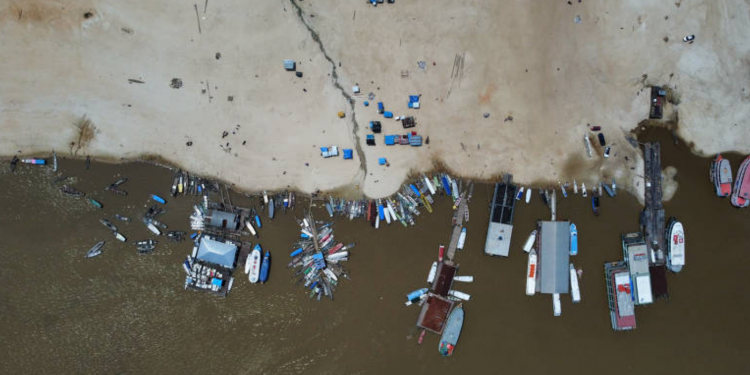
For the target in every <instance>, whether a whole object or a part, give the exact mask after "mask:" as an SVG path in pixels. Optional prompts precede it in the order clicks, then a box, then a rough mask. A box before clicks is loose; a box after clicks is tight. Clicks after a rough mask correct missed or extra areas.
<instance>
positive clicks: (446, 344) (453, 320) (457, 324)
mask: <svg viewBox="0 0 750 375" xmlns="http://www.w3.org/2000/svg"><path fill="white" fill-rule="evenodd" d="M463 325H464V307H463V304H461V303H459V304H458V305H456V307H454V308H453V311H451V314H450V315H449V316H448V321H447V322H446V323H445V328H444V329H443V335H442V336H441V337H440V344H439V345H438V352H439V353H440V355H443V356H446V357H447V356H450V355H452V354H453V351H454V350H455V349H456V344H458V338H459V337H460V336H461V328H462V327H463Z"/></svg>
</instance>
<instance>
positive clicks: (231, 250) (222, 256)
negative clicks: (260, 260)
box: [195, 237, 237, 269]
mask: <svg viewBox="0 0 750 375" xmlns="http://www.w3.org/2000/svg"><path fill="white" fill-rule="evenodd" d="M195 258H196V259H198V260H202V261H204V262H209V263H213V264H218V265H220V266H223V267H226V268H230V269H234V262H235V260H236V259H237V246H235V245H232V244H228V243H224V242H219V241H216V240H213V239H211V238H208V237H202V238H201V243H200V245H199V246H198V254H197V255H196V257H195Z"/></svg>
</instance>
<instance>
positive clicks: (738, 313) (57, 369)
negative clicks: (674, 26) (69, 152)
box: [0, 132, 750, 374]
mask: <svg viewBox="0 0 750 375" xmlns="http://www.w3.org/2000/svg"><path fill="white" fill-rule="evenodd" d="M650 137H652V138H656V139H658V140H660V141H662V147H663V153H662V158H663V163H664V164H663V166H665V167H666V166H669V165H673V166H675V167H677V170H678V174H677V176H676V180H677V182H678V183H679V185H680V187H679V189H678V191H677V194H676V195H675V197H674V199H673V200H672V201H670V202H668V203H666V204H665V208H666V210H667V216H676V217H678V218H679V219H680V220H681V221H682V222H683V224H684V225H685V228H686V238H687V241H688V244H687V266H686V267H685V268H684V270H683V272H682V273H680V274H679V275H675V274H670V275H669V291H670V297H671V298H670V300H669V301H664V300H661V301H657V302H656V303H654V304H653V305H651V306H645V307H638V308H637V310H636V317H637V322H638V328H637V330H635V331H633V332H614V331H612V329H611V326H610V320H609V314H608V309H607V302H606V292H605V288H604V285H605V284H604V278H603V263H604V262H605V261H616V260H619V259H621V258H622V249H621V245H620V234H621V233H625V232H630V231H637V230H638V213H639V211H640V209H641V207H640V206H639V204H638V203H637V201H636V200H635V198H633V197H631V196H629V195H626V194H620V195H618V196H617V197H616V198H614V199H611V198H608V197H605V198H602V215H601V216H600V217H599V218H595V217H594V216H593V214H592V213H591V209H590V201H589V200H588V199H583V198H580V197H575V196H573V197H570V198H568V199H562V200H560V201H559V204H558V217H559V219H563V220H564V219H570V220H572V221H574V222H575V223H576V224H577V225H578V231H579V249H580V252H579V255H578V256H577V257H572V258H571V260H572V262H574V263H575V265H576V266H577V267H580V268H582V269H583V271H584V273H583V277H582V279H581V280H580V283H581V293H582V298H583V301H582V302H581V303H580V304H576V305H574V304H572V303H571V301H570V296H569V295H563V296H562V300H563V306H562V308H563V314H562V316H561V317H553V316H552V303H551V297H550V296H548V295H536V296H534V297H528V296H526V295H525V293H524V290H525V279H524V273H525V270H526V257H525V254H524V253H523V252H522V251H521V246H522V244H523V242H524V241H525V239H526V236H527V235H528V233H529V232H530V231H531V230H532V229H533V227H534V224H535V222H536V220H539V219H543V220H547V219H548V218H549V211H548V209H547V208H546V207H545V206H544V205H543V204H542V202H541V199H539V197H538V194H537V191H536V190H535V191H534V196H533V198H532V203H531V204H529V205H526V204H525V203H519V205H518V206H517V209H516V215H515V220H514V222H515V230H514V232H513V244H512V247H511V255H510V257H509V258H507V259H501V258H490V257H487V256H485V255H483V253H482V249H483V246H484V240H485V232H486V227H487V221H488V214H489V212H488V209H487V208H488V204H489V200H490V198H491V186H489V185H478V186H477V187H476V189H475V192H474V198H473V200H472V202H471V204H470V207H471V221H470V222H469V223H468V224H467V228H468V233H469V234H468V238H467V242H466V249H465V250H463V251H460V252H459V253H458V255H457V262H458V263H459V264H460V269H459V274H463V275H473V276H474V277H475V282H474V283H472V284H458V283H457V285H456V286H455V288H456V289H458V290H461V291H464V292H467V293H469V294H471V295H472V300H471V301H469V302H467V303H465V304H464V306H465V308H466V314H467V315H466V321H465V324H464V328H463V332H462V336H461V339H460V341H459V345H458V347H457V349H456V353H455V355H454V356H453V357H450V358H443V357H440V356H439V355H438V353H437V345H438V339H439V337H438V336H436V335H433V334H428V335H427V336H426V337H425V340H424V342H423V344H422V345H421V346H419V345H417V343H416V341H417V338H418V336H419V331H418V330H417V329H416V328H415V326H414V323H415V322H416V319H417V315H418V307H416V306H411V307H405V306H404V305H403V302H404V301H405V298H404V295H405V294H406V293H408V292H409V291H412V290H414V289H417V288H420V287H423V286H426V285H425V279H426V276H427V272H428V270H429V267H430V264H431V263H432V262H433V261H434V260H435V258H436V257H437V248H438V246H439V245H440V244H441V243H443V244H446V245H447V243H448V241H449V236H450V219H451V208H450V205H449V203H448V200H447V199H445V198H442V199H440V198H438V199H437V204H436V205H435V213H433V214H428V213H426V212H424V213H423V214H422V215H421V216H420V217H419V219H418V224H417V225H416V226H415V227H412V228H403V227H401V226H400V225H398V224H393V225H391V226H390V227H385V228H383V227H381V229H380V230H375V229H373V228H372V227H370V226H369V225H368V224H366V223H365V222H364V221H354V222H349V221H348V220H343V219H337V221H336V226H335V229H336V238H337V239H338V240H340V241H342V242H344V243H349V242H356V243H357V247H356V248H355V249H354V250H352V255H351V256H350V261H349V262H348V263H349V264H347V268H348V269H349V271H350V274H351V277H352V280H351V281H349V280H345V281H343V282H341V284H340V286H339V288H338V291H337V293H336V295H335V298H336V299H335V301H329V300H323V301H320V302H318V301H315V300H310V299H309V298H308V297H307V293H306V292H305V290H304V289H302V288H301V287H299V286H296V285H294V283H293V279H292V278H291V275H292V271H290V270H288V269H286V268H285V266H286V260H287V257H288V255H287V254H288V252H289V251H290V247H291V246H292V243H293V242H294V241H295V239H296V237H297V235H298V232H297V225H296V223H295V221H294V217H295V215H296V216H301V215H302V208H301V207H303V206H304V204H303V202H299V203H298V207H297V209H296V210H295V211H292V212H287V214H286V215H283V214H280V213H279V214H277V216H276V219H274V220H273V221H272V222H271V221H268V219H267V218H266V216H265V215H261V217H262V218H263V228H262V229H260V231H259V234H260V240H259V241H260V243H261V244H262V246H263V247H264V248H265V249H269V250H271V252H272V253H273V256H274V262H273V264H272V269H271V280H270V281H269V282H268V283H267V284H266V285H250V284H249V282H247V280H246V279H245V278H243V277H242V273H241V272H239V273H238V274H237V279H236V280H235V283H234V287H233V289H232V292H231V293H230V295H229V297H228V298H226V299H225V298H220V297H214V296H210V295H207V294H203V293H199V292H192V291H186V290H184V289H183V281H184V273H183V271H182V269H181V265H180V263H181V261H182V260H183V259H184V257H185V256H186V255H187V254H189V253H190V251H191V245H190V243H189V242H187V241H186V242H182V243H169V242H168V241H167V240H166V238H163V237H162V238H161V239H160V240H159V241H160V243H159V245H158V247H157V249H156V252H155V253H154V254H153V255H138V254H136V251H135V248H134V245H133V244H132V242H134V241H136V240H140V239H146V238H149V232H148V231H147V229H146V227H145V225H143V224H142V223H140V221H139V219H138V218H139V216H140V215H142V213H143V212H144V211H145V209H146V207H147V206H148V205H151V204H152V203H151V202H150V201H149V200H148V194H150V193H156V194H159V195H162V196H168V195H169V194H168V190H169V187H170V186H171V176H172V173H171V172H170V171H168V170H165V169H162V168H159V167H155V166H151V165H147V164H138V163H136V164H126V165H102V164H97V163H93V165H92V167H91V169H90V170H85V168H84V166H83V163H82V162H79V161H71V160H61V162H60V165H61V171H60V172H59V173H60V174H64V175H71V176H76V178H77V182H76V183H75V184H74V186H75V187H76V188H77V189H79V190H81V191H84V192H86V193H87V198H88V197H89V196H90V197H93V198H94V199H97V200H99V201H101V202H102V203H104V208H103V209H102V210H98V209H95V208H93V207H92V206H91V205H90V204H89V203H88V202H87V201H86V200H83V199H74V198H70V197H66V196H63V195H62V194H61V193H59V192H58V191H57V188H56V187H53V186H52V185H51V181H52V180H53V179H54V176H53V174H52V173H51V169H50V168H39V167H37V168H33V167H31V166H19V168H18V170H17V172H16V173H15V174H9V173H8V172H7V171H5V170H3V171H2V172H0V189H1V190H2V191H4V192H6V194H4V195H2V196H1V197H0V207H2V209H0V228H2V242H0V248H1V250H2V254H3V255H4V259H3V260H2V261H0V285H2V286H1V287H0V301H2V303H0V337H3V338H4V339H3V340H2V342H0V351H1V352H2V353H4V354H3V356H2V359H0V373H7V374H17V373H55V374H59V373H119V374H125V373H128V374H140V373H164V374H172V373H174V374H177V373H198V372H209V371H210V372H211V373H229V374H247V373H252V374H297V373H308V374H383V373H389V372H390V373H455V371H461V372H462V373H478V374H479V373H499V372H505V373H520V372H523V373H527V374H549V373H558V372H561V373H573V372H575V373H584V374H588V373H604V372H606V373H611V374H633V373H666V374H671V373H682V374H706V373H724V374H739V373H748V372H750V365H748V362H747V361H746V359H745V358H743V357H744V356H745V355H746V354H747V353H748V352H749V350H750V344H748V343H747V340H746V337H747V336H748V334H750V325H749V324H748V323H747V320H746V319H745V315H746V314H745V313H746V311H747V309H748V307H750V299H748V298H747V295H748V292H750V287H748V285H747V283H746V277H745V276H744V274H743V273H744V272H745V270H746V267H747V265H748V261H750V256H749V255H748V252H747V239H748V233H750V222H749V221H748V219H747V215H748V214H750V211H747V210H745V211H740V210H736V209H734V208H732V207H731V206H730V204H729V202H728V200H726V199H719V198H716V197H714V195H713V192H712V185H711V184H710V183H709V182H708V179H707V176H708V166H709V164H708V163H709V162H708V160H705V159H701V158H698V157H695V156H692V155H690V154H689V153H688V152H687V150H686V149H685V148H684V147H683V146H675V145H674V144H673V142H672V139H671V137H669V136H667V135H666V134H665V133H661V132H657V133H655V134H651V135H650ZM728 156H729V159H730V160H731V162H732V166H733V168H735V170H736V168H737V166H738V165H739V162H740V161H741V156H740V155H728ZM3 169H5V168H3ZM118 174H121V175H124V176H128V177H129V178H130V180H129V181H128V182H127V183H125V184H124V185H122V186H121V187H122V188H123V189H124V190H127V191H128V192H129V193H130V195H129V196H128V197H121V196H117V195H114V194H112V193H110V192H106V191H104V190H103V188H104V187H105V186H106V185H108V184H109V183H111V182H113V181H115V180H116V179H117V177H118ZM232 202H233V203H234V204H235V205H238V206H245V207H251V206H252V205H253V204H256V203H257V199H256V200H250V199H247V198H244V197H242V196H238V195H236V194H234V195H233V196H232ZM194 203H197V199H196V198H193V197H178V198H171V199H170V200H169V202H168V203H167V205H166V206H165V207H166V208H167V209H168V210H169V211H168V212H167V214H166V215H164V216H163V217H162V219H163V220H161V221H163V222H164V223H166V224H167V225H169V229H170V230H185V231H188V229H189V221H188V216H189V214H190V211H191V206H192V204H194ZM115 213H120V214H124V215H126V216H129V217H131V218H132V219H133V221H132V222H131V223H123V222H120V221H117V220H115V219H114V217H113V216H114V214H115ZM315 213H316V217H317V218H318V219H324V218H325V217H327V215H326V214H325V212H324V210H323V209H321V208H317V209H316V211H315ZM101 218H109V219H110V221H112V223H113V224H115V225H116V226H117V227H118V228H120V231H121V232H122V233H123V234H125V235H126V236H127V237H128V243H125V244H123V243H120V242H118V241H116V240H115V238H114V237H113V236H112V235H111V234H110V233H109V232H108V231H107V230H106V229H105V228H104V227H103V226H102V225H101V224H100V223H99V222H98V220H99V219H101ZM384 226H385V224H384ZM102 239H104V240H106V241H107V244H106V245H105V247H104V253H103V254H102V255H101V256H99V257H97V258H93V259H85V258H84V257H83V256H84V254H85V253H86V251H87V250H88V248H90V247H91V246H92V245H93V244H94V243H96V242H97V241H99V240H102ZM253 242H255V240H253Z"/></svg>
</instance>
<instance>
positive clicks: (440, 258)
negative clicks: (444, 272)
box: [438, 245, 445, 262]
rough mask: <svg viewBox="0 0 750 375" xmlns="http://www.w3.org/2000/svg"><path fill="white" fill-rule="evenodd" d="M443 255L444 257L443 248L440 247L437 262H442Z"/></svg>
mask: <svg viewBox="0 0 750 375" xmlns="http://www.w3.org/2000/svg"><path fill="white" fill-rule="evenodd" d="M443 255H445V246H443V245H440V250H438V260H439V261H441V262H442V261H443Z"/></svg>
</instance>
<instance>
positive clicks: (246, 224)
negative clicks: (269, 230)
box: [245, 220, 258, 237]
mask: <svg viewBox="0 0 750 375" xmlns="http://www.w3.org/2000/svg"><path fill="white" fill-rule="evenodd" d="M245 226H246V227H247V230H249V231H250V234H252V235H253V236H255V237H258V232H256V231H255V228H254V227H253V224H251V223H250V220H246V221H245Z"/></svg>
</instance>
